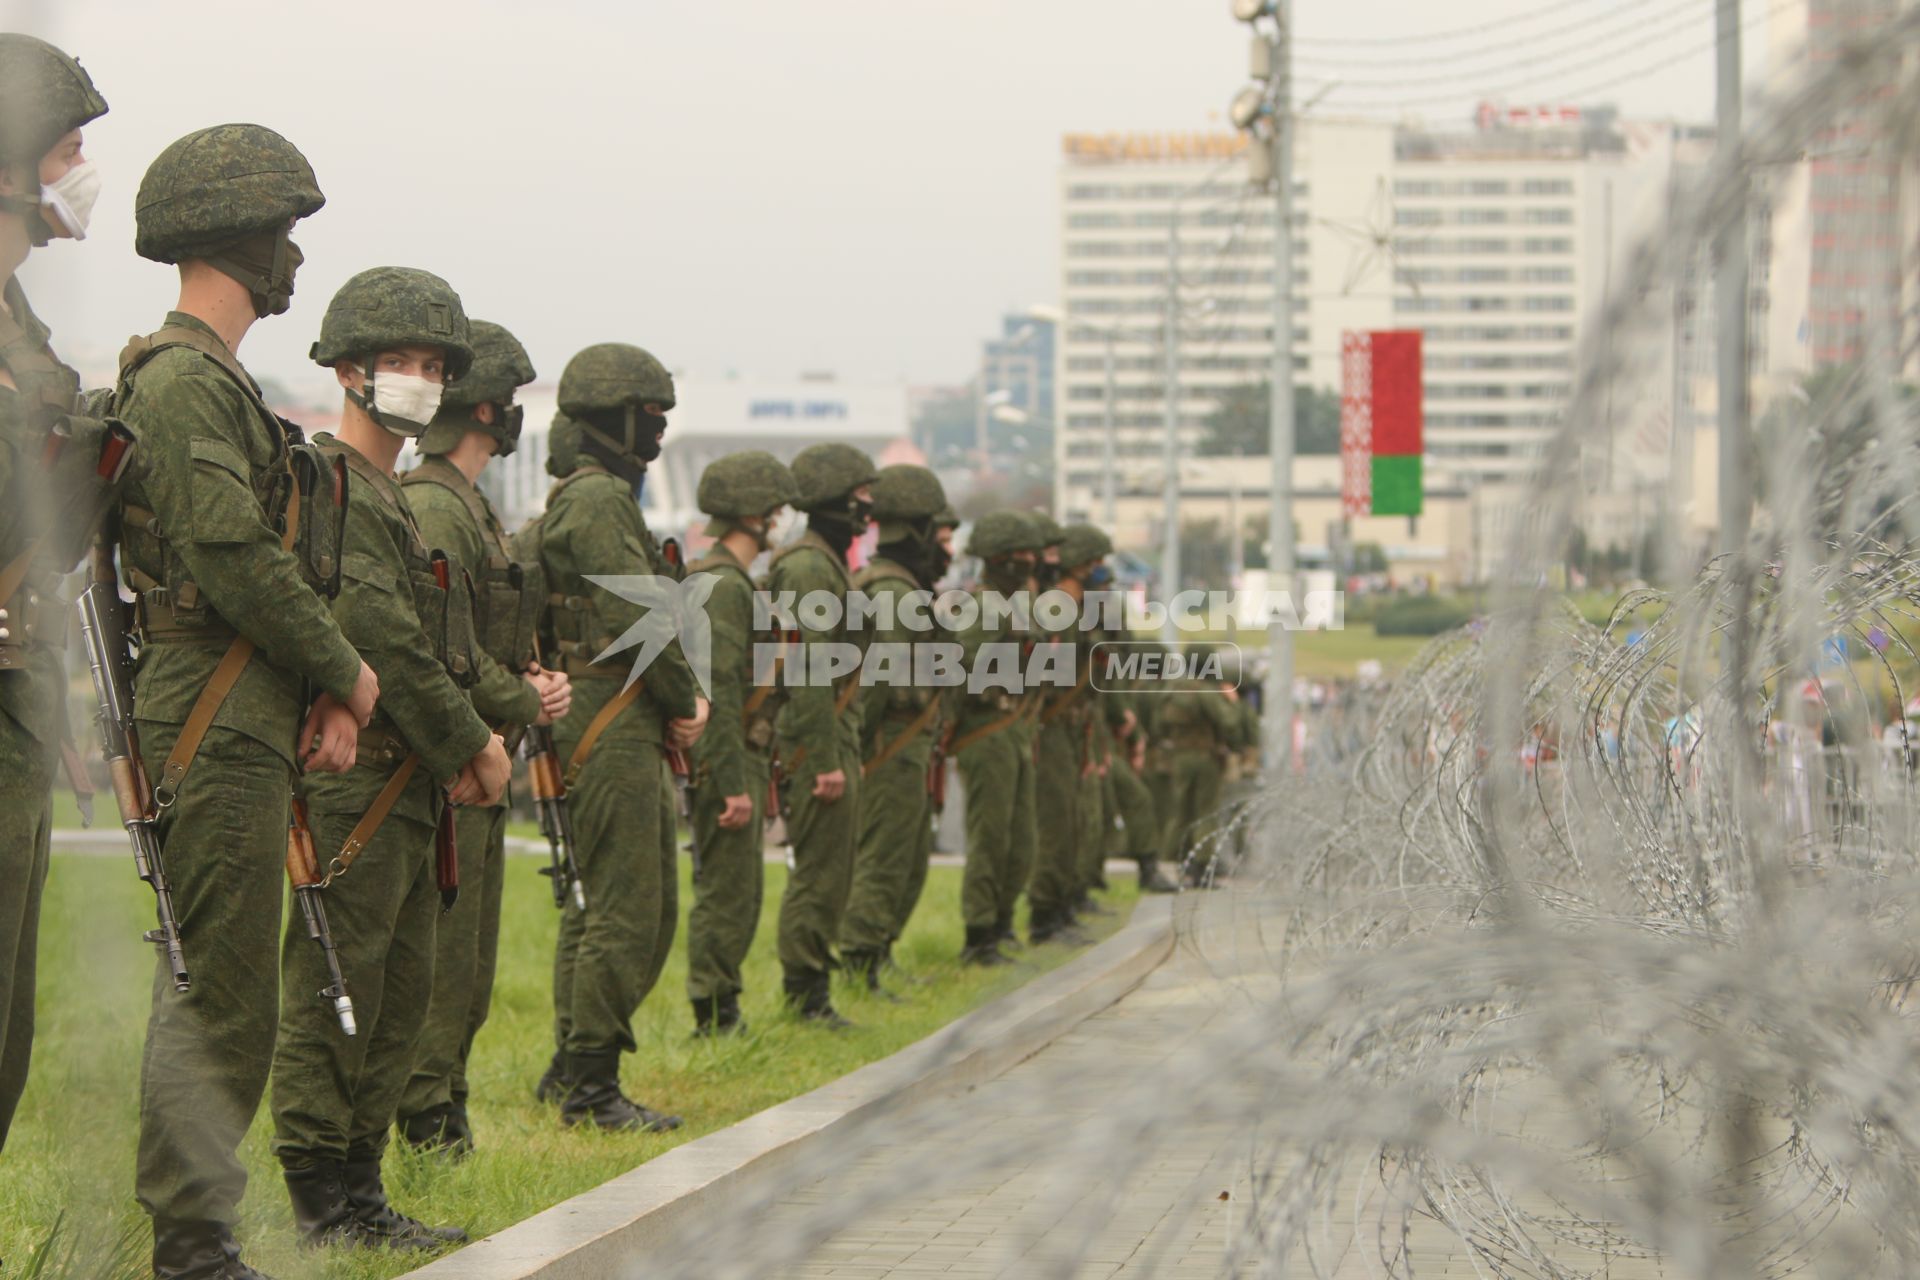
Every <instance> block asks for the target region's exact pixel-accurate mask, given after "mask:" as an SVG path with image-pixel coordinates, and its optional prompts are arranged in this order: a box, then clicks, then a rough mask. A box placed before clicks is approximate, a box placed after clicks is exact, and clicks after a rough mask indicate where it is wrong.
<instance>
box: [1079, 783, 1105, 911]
mask: <svg viewBox="0 0 1920 1280" xmlns="http://www.w3.org/2000/svg"><path fill="white" fill-rule="evenodd" d="M1108 789H1109V788H1108V786H1107V779H1106V776H1105V775H1104V774H1102V773H1101V772H1100V771H1099V769H1098V768H1097V767H1096V768H1093V769H1089V770H1087V772H1086V775H1085V776H1084V777H1082V778H1081V779H1080V789H1079V796H1078V798H1077V800H1076V802H1075V803H1076V805H1077V808H1076V810H1075V817H1076V818H1077V820H1078V822H1079V842H1078V846H1077V853H1078V858H1079V861H1078V864H1077V866H1076V868H1075V880H1074V886H1075V889H1076V890H1077V892H1076V894H1075V897H1076V899H1077V898H1084V897H1086V895H1087V892H1088V891H1089V890H1092V889H1104V888H1106V887H1107V828H1108V827H1109V826H1111V825H1112V823H1113V815H1112V813H1111V812H1110V810H1109V809H1108V807H1107V792H1108Z"/></svg>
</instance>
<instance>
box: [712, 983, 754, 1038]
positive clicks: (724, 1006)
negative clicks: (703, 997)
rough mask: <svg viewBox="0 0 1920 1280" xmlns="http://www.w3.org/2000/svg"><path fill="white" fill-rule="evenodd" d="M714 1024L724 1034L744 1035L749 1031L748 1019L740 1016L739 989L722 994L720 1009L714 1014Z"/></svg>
mask: <svg viewBox="0 0 1920 1280" xmlns="http://www.w3.org/2000/svg"><path fill="white" fill-rule="evenodd" d="M713 1025H714V1028H715V1029H716V1030H718V1031H719V1032H720V1033H721V1034H722V1035H730V1036H743V1035H745V1034H746V1033H747V1020H746V1019H745V1018H742V1017H741V1016H740V993H739V992H738V991H727V992H723V993H722V994H721V996H720V1011H719V1012H718V1013H716V1014H715V1015H714V1019H713Z"/></svg>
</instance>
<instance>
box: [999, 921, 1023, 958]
mask: <svg viewBox="0 0 1920 1280" xmlns="http://www.w3.org/2000/svg"><path fill="white" fill-rule="evenodd" d="M993 930H994V931H993V940H994V942H995V944H997V945H999V946H1003V947H1012V948H1013V949H1014V950H1015V951H1020V950H1022V949H1024V948H1025V947H1026V945H1027V944H1026V943H1024V942H1022V941H1020V935H1019V934H1017V933H1015V932H1014V931H1013V917H1012V916H1002V917H1000V922H999V923H998V924H996V925H994V927H993Z"/></svg>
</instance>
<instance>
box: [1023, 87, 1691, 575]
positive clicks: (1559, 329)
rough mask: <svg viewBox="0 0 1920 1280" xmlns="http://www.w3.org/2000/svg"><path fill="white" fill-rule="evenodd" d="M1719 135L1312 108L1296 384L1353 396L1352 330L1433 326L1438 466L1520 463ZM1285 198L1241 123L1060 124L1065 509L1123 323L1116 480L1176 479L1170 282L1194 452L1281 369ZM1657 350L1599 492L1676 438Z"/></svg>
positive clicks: (1433, 437)
mask: <svg viewBox="0 0 1920 1280" xmlns="http://www.w3.org/2000/svg"><path fill="white" fill-rule="evenodd" d="M1701 137H1702V134H1701V131H1698V130H1692V129H1686V128H1681V127H1676V126H1674V125H1672V124H1670V123H1628V122H1622V121H1620V120H1619V119H1618V118H1617V116H1616V114H1615V113H1614V112H1613V111H1612V110H1611V109H1609V108H1600V109H1593V108H1586V109H1581V108H1576V107H1560V106H1555V107H1533V108H1524V109H1511V108H1504V107H1501V108H1496V107H1492V106H1488V107H1485V108H1483V109H1482V110H1481V111H1480V112H1479V113H1478V115H1477V117H1476V119H1475V120H1474V121H1472V122H1471V124H1470V125H1469V126H1468V127H1463V128H1461V129H1456V130H1445V129H1431V128H1425V127H1420V126H1414V125H1398V126H1396V125H1391V124H1386V123H1381V122H1377V121H1355V120H1329V119H1319V118H1312V117H1309V118H1307V119H1306V120H1304V121H1302V123H1301V127H1300V130H1299V133H1298V135H1297V138H1296V143H1295V149H1294V153H1295V171H1294V184H1295V185H1294V192H1293V195H1294V201H1295V205H1294V210H1293V219H1294V231H1295V235H1294V245H1293V254H1294V267H1293V270H1294V376H1295V379H1296V382H1297V383H1298V384H1302V385H1306V386H1310V387H1314V388H1326V389H1337V388H1338V386H1339V380H1340V335H1341V333H1342V332H1343V331H1345V330H1349V329H1384V328H1414V329H1420V330H1422V331H1423V332H1424V334H1425V355H1426V377H1425V384H1426V405H1425V409H1426V428H1427V431H1426V440H1427V451H1428V457H1429V459H1430V460H1431V462H1432V470H1433V473H1434V474H1436V475H1438V476H1441V477H1444V478H1445V479H1446V480H1447V481H1448V482H1454V481H1458V482H1464V483H1467V484H1469V485H1478V484H1483V483H1487V482H1496V481H1514V480H1519V479H1521V478H1523V477H1525V476H1526V475H1527V474H1528V473H1529V472H1530V471H1532V469H1533V468H1534V467H1535V466H1537V465H1538V462H1539V456H1540V449H1541V447H1542V445H1543V443H1544V442H1545V441H1546V440H1547V439H1549V438H1550V437H1551V434H1552V432H1553V430H1554V428H1555V427H1556V426H1557V425H1558V423H1559V422H1560V421H1561V414H1562V410H1563V409H1564V406H1565V404H1566V402H1567V399H1568V397H1569V395H1570V394H1571V391H1572V388H1573V386H1574V384H1575V381H1576V378H1577V366H1578V364H1579V361H1580V359H1581V358H1582V357H1581V352H1582V347H1581V342H1582V339H1583V337H1585V336H1586V334H1587V332H1588V330H1589V328H1590V321H1591V320H1592V319H1593V318H1594V317H1596V316H1597V315H1598V314H1599V311H1600V308H1601V306H1602V304H1603V301H1604V299H1605V298H1606V297H1607V295H1608V292H1609V291H1610V290H1611V289H1612V287H1613V286H1614V284H1615V282H1616V281H1618V280H1620V279H1621V278H1623V276H1624V273H1625V271H1626V268H1627V264H1628V262H1629V261H1630V260H1631V251H1632V249H1633V247H1634V246H1635V245H1636V244H1637V243H1639V242H1640V241H1641V240H1643V239H1644V238H1645V237H1646V236H1648V235H1651V234H1654V233H1655V232H1656V231H1657V229H1658V228H1659V227H1660V226H1661V225H1662V224H1663V221H1664V219H1665V217H1666V215H1667V213H1668V211H1669V209H1670V208H1671V202H1672V198H1673V183H1674V176H1675V164H1676V157H1679V156H1684V155H1685V154H1687V153H1688V152H1689V151H1691V150H1698V149H1699V148H1700V147H1701V146H1702V145H1703V143H1702V142H1701ZM1271 201H1272V197H1271V196H1270V195H1268V194H1264V193H1257V192H1252V191H1250V189H1249V188H1248V185H1247V182H1246V168H1245V158H1244V144H1243V142H1242V141H1241V140H1240V139H1239V138H1237V137H1234V136H1216V135H1200V136H1198V137H1185V136H1180V135H1174V136H1159V135H1128V136H1124V137H1117V138H1116V137H1106V136H1093V137H1086V136H1069V137H1068V138H1067V139H1066V146H1065V158H1064V162H1063V165H1062V171H1061V211H1062V212H1061V219H1062V229H1061V241H1062V254H1061V260H1062V269H1063V279H1062V289H1061V296H1062V299H1063V301H1064V304H1065V312H1066V320H1067V323H1066V332H1065V333H1064V335H1063V340H1062V342H1061V348H1060V374H1059V385H1060V387H1061V403H1062V415H1061V418H1060V419H1059V421H1060V424H1061V430H1060V432H1059V435H1058V438H1057V440H1056V442H1055V460H1056V475H1055V491H1056V496H1057V501H1058V502H1059V504H1060V506H1061V507H1062V509H1063V510H1066V511H1068V512H1074V513H1080V512H1097V511H1098V510H1099V507H1100V505H1101V502H1100V498H1101V487H1102V474H1101V473H1102V469H1103V462H1104V452H1105V433H1106V428H1107V421H1108V408H1109V405H1108V394H1107V355H1108V342H1109V338H1111V347H1112V355H1113V370H1114V372H1113V396H1112V410H1113V412H1112V419H1113V425H1114V453H1115V456H1116V460H1117V461H1116V467H1115V471H1116V474H1117V477H1118V483H1117V488H1118V489H1119V491H1121V492H1126V491H1128V490H1130V489H1141V488H1146V489H1151V490H1157V489H1158V488H1159V487H1160V486H1161V485H1162V484H1163V483H1164V475H1165V473H1164V462H1163V460H1164V442H1165V421H1166V414H1165V407H1166V400H1165V396H1164V390H1163V389H1164V387H1165V386H1166V383H1167V368H1166V351H1167V348H1166V332H1167V325H1166V321H1165V317H1166V315H1167V311H1168V307H1169V299H1170V298H1177V310H1176V313H1175V314H1176V315H1177V317H1178V323H1177V324H1176V325H1175V326H1174V335H1175V338H1176V342H1177V349H1178V359H1179V379H1178V380H1179V389H1180V393H1179V400H1178V423H1179V429H1178V434H1179V445H1180V447H1179V450H1178V452H1179V453H1180V454H1181V455H1183V456H1184V455H1186V454H1189V453H1193V452H1196V451H1198V450H1200V449H1201V448H1202V447H1203V445H1204V441H1205V437H1206V422H1207V418H1208V415H1209V414H1210V413H1211V412H1212V411H1213V409H1214V408H1215V406H1216V405H1218V404H1219V402H1220V399H1221V395H1222V393H1223V392H1225V391H1227V390H1229V389H1231V388H1236V387H1244V386H1246V385H1248V384H1252V383H1262V382H1265V381H1267V380H1268V377H1269V374H1270V371H1271V367H1272V334H1273V326H1272V286H1271V280H1272V263H1273V249H1272V233H1271V228H1272V225H1273V209H1272V203H1271ZM1170 261H1173V262H1177V263H1178V273H1177V281H1178V284H1177V288H1174V289H1170V288H1169V284H1168V279H1169V268H1168V264H1169V262H1170ZM1670 336H1671V335H1670V333H1669V332H1668V331H1667V330H1665V329H1664V328H1663V330H1662V332H1661V333H1660V334H1659V335H1658V339H1659V343H1657V344H1655V345H1656V346H1659V347H1661V348H1662V349H1664V344H1665V343H1666V341H1667V339H1668V338H1669V337H1670ZM1640 339H1642V340H1650V338H1649V335H1640ZM1643 355H1644V358H1643V359H1642V360H1641V361H1640V363H1641V364H1643V365H1644V366H1645V370H1644V376H1642V377H1641V378H1640V380H1639V381H1638V382H1637V383H1635V384H1634V385H1633V386H1632V387H1631V388H1630V389H1629V390H1628V391H1627V392H1626V393H1625V394H1623V395H1620V396H1618V397H1616V399H1615V402H1614V405H1613V410H1612V411H1613V413H1614V414H1615V416H1616V419H1617V420H1616V423H1615V429H1614V431H1612V432H1610V433H1608V436H1609V439H1610V441H1612V442H1613V443H1611V444H1601V445H1598V446H1596V455H1597V457H1596V460H1595V461H1594V462H1593V465H1594V467H1595V468H1596V470H1595V475H1594V483H1595V484H1597V485H1607V484H1615V483H1623V482H1625V481H1626V480H1627V479H1628V478H1629V473H1630V472H1631V470H1632V463H1631V459H1629V458H1627V457H1624V456H1615V455H1616V453H1617V452H1621V451H1622V449H1623V448H1630V446H1631V442H1633V441H1635V440H1646V439H1649V438H1651V437H1653V436H1660V435H1664V434H1665V432H1666V428H1665V427H1664V426H1660V427H1659V428H1658V429H1657V430H1651V431H1650V430H1647V429H1643V426H1644V424H1643V423H1642V422H1641V421H1640V419H1641V418H1645V417H1651V416H1654V415H1658V416H1659V417H1660V418H1661V419H1662V421H1663V422H1664V421H1666V420H1667V418H1668V415H1669V414H1670V411H1671V403H1670V402H1671V399H1672V387H1673V384H1674V377H1673V373H1672V364H1671V361H1670V359H1669V358H1667V357H1665V356H1664V355H1662V354H1661V353H1660V351H1652V352H1651V354H1645V353H1643ZM1620 441H1627V442H1629V445H1628V446H1624V447H1623V446H1619V442H1620ZM1262 451H1264V450H1262ZM1643 451H1644V452H1649V453H1650V454H1652V455H1657V454H1658V448H1657V447H1652V448H1649V449H1647V450H1643ZM1658 461H1659V460H1658V458H1657V456H1653V457H1650V458H1649V459H1646V460H1643V465H1642V468H1641V469H1643V470H1644V469H1646V468H1647V467H1651V466H1657V464H1658ZM1128 532H1130V533H1131V534H1132V535H1133V536H1135V537H1136V538H1141V539H1143V540H1144V539H1145V538H1147V537H1149V536H1151V531H1148V530H1131V531H1128Z"/></svg>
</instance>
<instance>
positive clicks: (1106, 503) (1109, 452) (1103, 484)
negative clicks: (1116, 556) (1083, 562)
mask: <svg viewBox="0 0 1920 1280" xmlns="http://www.w3.org/2000/svg"><path fill="white" fill-rule="evenodd" d="M1113 396H1114V378H1113V330H1111V329H1109V330H1107V436H1106V439H1105V440H1103V441H1102V442H1101V447H1100V507H1101V514H1102V518H1103V520H1104V523H1105V525H1106V529H1107V533H1108V534H1109V535H1111V534H1112V533H1113V526H1114V514H1113V513H1114V500H1113V452H1114V439H1113V438H1114V431H1115V429H1116V425H1117V424H1116V417H1115V414H1114V406H1113Z"/></svg>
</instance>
